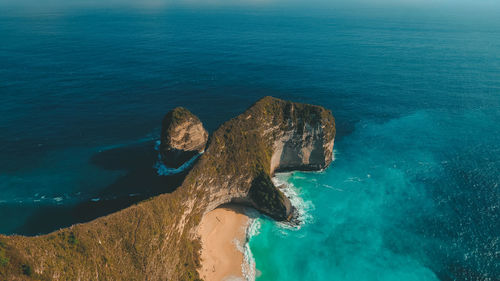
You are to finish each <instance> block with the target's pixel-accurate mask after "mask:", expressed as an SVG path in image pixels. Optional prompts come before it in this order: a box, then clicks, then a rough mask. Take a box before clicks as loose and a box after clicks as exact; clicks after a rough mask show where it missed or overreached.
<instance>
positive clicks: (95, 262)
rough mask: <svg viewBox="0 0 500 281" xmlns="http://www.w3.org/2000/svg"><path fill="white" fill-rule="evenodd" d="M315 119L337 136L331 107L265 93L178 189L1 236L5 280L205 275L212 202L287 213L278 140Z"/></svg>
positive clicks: (180, 113) (191, 279)
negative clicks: (53, 226)
mask: <svg viewBox="0 0 500 281" xmlns="http://www.w3.org/2000/svg"><path fill="white" fill-rule="evenodd" d="M191 117H193V118H196V119H197V117H196V116H194V115H192V114H191V113H190V112H189V111H188V110H187V109H184V108H177V109H175V110H173V111H172V112H171V113H169V114H167V116H166V117H165V119H164V120H163V122H174V123H175V122H181V120H185V119H186V118H191ZM311 122H312V123H317V122H321V124H322V125H324V128H325V129H324V134H325V136H326V137H325V138H326V139H332V138H333V136H334V134H335V127H334V125H333V124H334V123H333V122H334V120H333V117H332V116H331V113H330V112H329V111H327V110H325V109H323V108H321V107H318V106H312V105H302V104H296V103H291V102H286V101H282V100H279V99H275V98H272V97H266V98H263V99H261V100H260V101H258V102H257V103H256V104H254V105H253V106H252V107H251V108H249V109H248V110H247V111H245V112H244V113H243V114H241V115H240V116H238V117H236V118H233V119H231V120H229V121H228V122H226V123H224V124H223V125H221V126H220V127H219V129H217V130H216V131H215V132H214V133H213V134H212V136H211V137H210V140H209V144H208V146H207V149H206V152H205V153H204V154H203V155H202V156H201V157H200V158H199V161H198V162H197V163H196V165H195V166H194V167H193V168H192V170H191V171H190V172H189V174H188V175H187V176H186V178H185V180H184V182H183V184H182V186H180V187H179V188H178V189H177V190H175V191H174V192H172V193H170V194H162V195H159V196H156V197H154V198H151V199H149V200H144V201H142V202H140V203H138V204H135V205H132V206H130V207H128V208H126V209H124V210H121V211H119V212H116V213H114V214H111V215H108V216H105V217H102V218H99V219H96V220H94V221H91V222H88V223H85V224H78V225H74V226H72V227H70V228H66V229H61V230H59V231H56V232H54V233H51V234H48V235H43V236H37V237H23V236H10V237H6V236H0V280H54V276H58V279H56V280H76V279H77V278H79V279H81V280H95V279H96V277H95V276H96V274H98V276H99V279H100V280H145V279H148V280H182V281H200V280H201V279H200V276H199V274H198V272H197V270H198V269H199V267H200V265H201V260H200V250H201V243H200V240H199V239H198V237H197V236H196V228H197V226H198V225H199V223H200V221H201V218H202V216H203V214H204V213H205V212H206V211H209V210H210V209H209V208H213V207H214V206H209V205H210V202H211V200H216V201H215V202H226V201H228V200H231V199H232V197H237V196H240V197H241V196H242V194H243V195H245V194H247V195H248V196H247V198H244V199H245V200H249V201H251V202H252V203H253V204H254V205H255V206H256V207H257V208H258V209H259V210H260V211H262V212H264V213H266V214H268V215H270V216H272V217H274V218H276V219H280V220H281V219H286V217H284V215H285V214H286V209H287V207H289V206H287V200H288V199H286V197H285V196H284V195H283V193H282V192H281V191H279V190H278V189H277V188H276V187H275V186H274V185H273V183H272V181H271V176H272V175H271V172H272V171H271V165H270V162H271V157H272V153H273V144H274V142H275V140H276V137H279V136H280V134H282V133H283V131H284V130H292V129H293V130H302V129H303V128H304V126H305V124H306V123H311ZM316 125H317V124H316ZM163 137H164V136H162V138H163ZM223 189H224V190H223ZM221 191H222V192H221Z"/></svg>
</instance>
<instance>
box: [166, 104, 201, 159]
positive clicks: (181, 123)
mask: <svg viewBox="0 0 500 281" xmlns="http://www.w3.org/2000/svg"><path fill="white" fill-rule="evenodd" d="M207 140H208V132H207V130H205V128H204V127H203V124H202V123H201V121H200V119H198V117H196V116H195V115H194V114H192V113H191V112H190V111H189V110H187V109H186V108H184V107H177V108H174V109H173V110H171V111H169V112H168V113H167V115H165V118H163V122H162V129H161V144H160V153H161V159H162V161H163V163H164V164H165V165H166V166H168V167H171V168H178V167H180V166H181V165H182V164H184V163H185V162H186V161H188V160H189V159H191V158H192V157H193V156H195V155H197V154H199V153H201V152H203V150H205V146H206V145H207Z"/></svg>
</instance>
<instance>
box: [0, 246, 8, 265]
mask: <svg viewBox="0 0 500 281" xmlns="http://www.w3.org/2000/svg"><path fill="white" fill-rule="evenodd" d="M5 248H6V245H5V243H4V242H3V241H0V267H1V266H6V265H7V264H8V263H9V258H8V257H7V256H6V253H5V252H6V251H5Z"/></svg>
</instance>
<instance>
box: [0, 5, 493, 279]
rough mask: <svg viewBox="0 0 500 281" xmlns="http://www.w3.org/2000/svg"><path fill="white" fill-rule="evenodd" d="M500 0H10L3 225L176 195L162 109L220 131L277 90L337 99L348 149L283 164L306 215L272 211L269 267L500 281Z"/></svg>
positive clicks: (51, 220) (31, 224) (341, 146)
mask: <svg viewBox="0 0 500 281" xmlns="http://www.w3.org/2000/svg"><path fill="white" fill-rule="evenodd" d="M496 15H497V13H496V12H495V11H492V10H490V11H484V10H482V11H481V12H480V13H479V12H477V11H475V10H462V9H457V10H453V9H446V8H444V7H438V8H435V9H434V8H427V9H424V8H420V9H414V8H403V7H400V8H391V9H385V8H371V9H370V8H366V7H365V8H358V7H344V8H343V9H309V8H308V9H297V8H283V7H281V8H280V7H273V8H266V7H262V6H258V5H256V6H251V7H233V8H222V7H211V8H207V7H203V8H197V7H195V6H190V7H184V8H169V7H162V8H155V9H152V8H144V9H143V8H141V9H139V8H125V7H120V8H113V7H109V6H103V7H100V6H97V7H93V6H84V7H71V8H61V7H57V5H56V6H54V7H49V8H41V7H38V8H36V9H22V8H19V7H8V6H2V5H0V38H1V39H0V101H1V102H0V156H1V157H0V218H1V219H0V233H3V234H23V235H37V234H43V233H48V232H51V231H53V230H56V229H59V228H61V227H65V226H69V225H71V224H74V223H78V222H85V221H89V220H92V219H94V218H96V217H99V216H102V215H105V214H108V213H111V212H114V211H117V210H119V209H121V208H124V207H126V206H129V205H130V204H133V203H135V202H138V201H140V200H143V199H145V198H148V197H150V196H154V195H156V194H160V193H164V192H170V191H172V190H173V189H175V187H176V186H178V185H179V184H180V182H181V181H182V176H179V175H168V176H160V175H158V171H157V170H156V161H157V156H158V155H157V151H156V150H155V145H156V141H157V140H158V139H159V131H160V125H161V120H162V117H163V115H164V114H165V113H166V112H167V111H168V110H170V109H171V108H173V107H175V106H185V107H187V108H188V109H190V110H191V111H192V112H193V113H194V114H196V115H198V116H199V117H200V119H201V120H202V121H203V122H204V124H205V126H206V127H207V128H208V129H209V130H210V131H213V130H215V129H216V128H217V127H218V126H219V125H220V124H221V123H222V122H224V121H226V120H228V119H229V118H232V117H234V116H236V115H237V114H239V113H241V112H243V111H244V110H245V109H246V108H247V107H249V106H250V105H251V104H253V103H254V102H255V101H256V100H257V99H259V98H260V97H263V96H266V95H272V96H276V97H279V98H284V99H289V100H293V101H298V102H306V103H312V104H319V105H322V106H324V107H326V108H328V109H331V110H332V112H333V114H334V116H335V118H336V124H337V137H336V141H335V147H334V154H335V155H334V158H335V159H334V161H333V162H332V165H331V166H330V167H329V168H328V169H326V170H325V171H321V172H292V173H287V174H279V175H277V177H276V179H275V180H276V181H280V182H284V183H286V184H287V185H288V186H289V188H290V190H289V192H290V193H291V194H292V195H293V201H294V202H295V204H296V205H297V207H298V208H299V210H300V214H301V221H302V223H301V224H300V226H299V227H289V226H286V225H283V224H280V223H276V222H273V221H271V220H269V219H268V218H266V217H260V218H258V219H257V220H255V221H254V222H253V225H252V232H251V236H250V237H249V239H250V241H249V247H248V248H249V250H250V251H251V255H250V254H249V253H247V254H248V257H249V258H251V259H252V261H253V262H255V264H256V272H255V276H256V280H258V281H268V280H287V281H292V280H346V281H347V280H349V281H364V280H384V281H386V280H387V281H388V280H405V281H406V280H408V281H410V280H443V281H448V280H485V281H486V280H500V279H499V276H500V257H499V255H500V235H499V233H500V190H499V184H500V126H499V125H498V124H500V20H498V17H497V16H496Z"/></svg>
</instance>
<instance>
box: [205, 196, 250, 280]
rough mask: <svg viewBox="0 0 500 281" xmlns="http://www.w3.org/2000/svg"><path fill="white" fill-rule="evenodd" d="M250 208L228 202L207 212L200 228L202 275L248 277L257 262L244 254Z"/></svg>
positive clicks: (208, 277)
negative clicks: (252, 261)
mask: <svg viewBox="0 0 500 281" xmlns="http://www.w3.org/2000/svg"><path fill="white" fill-rule="evenodd" d="M251 222H252V218H251V217H250V216H249V209H248V208H247V207H244V206H239V205H225V206H222V207H219V208H217V209H215V210H213V211H210V212H209V213H207V214H205V215H204V216H203V218H202V220H201V224H200V227H199V228H198V235H199V237H200V239H201V243H202V251H201V260H202V261H201V268H200V269H198V272H199V274H200V276H201V277H202V278H203V280H205V281H225V280H227V281H229V280H231V281H240V280H241V281H245V280H248V276H247V274H248V273H249V272H254V270H255V269H254V268H253V267H254V266H255V265H254V264H252V265H251V264H250V263H249V262H248V261H247V260H246V258H245V254H244V251H245V247H246V243H247V232H248V228H249V226H250V225H251Z"/></svg>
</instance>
